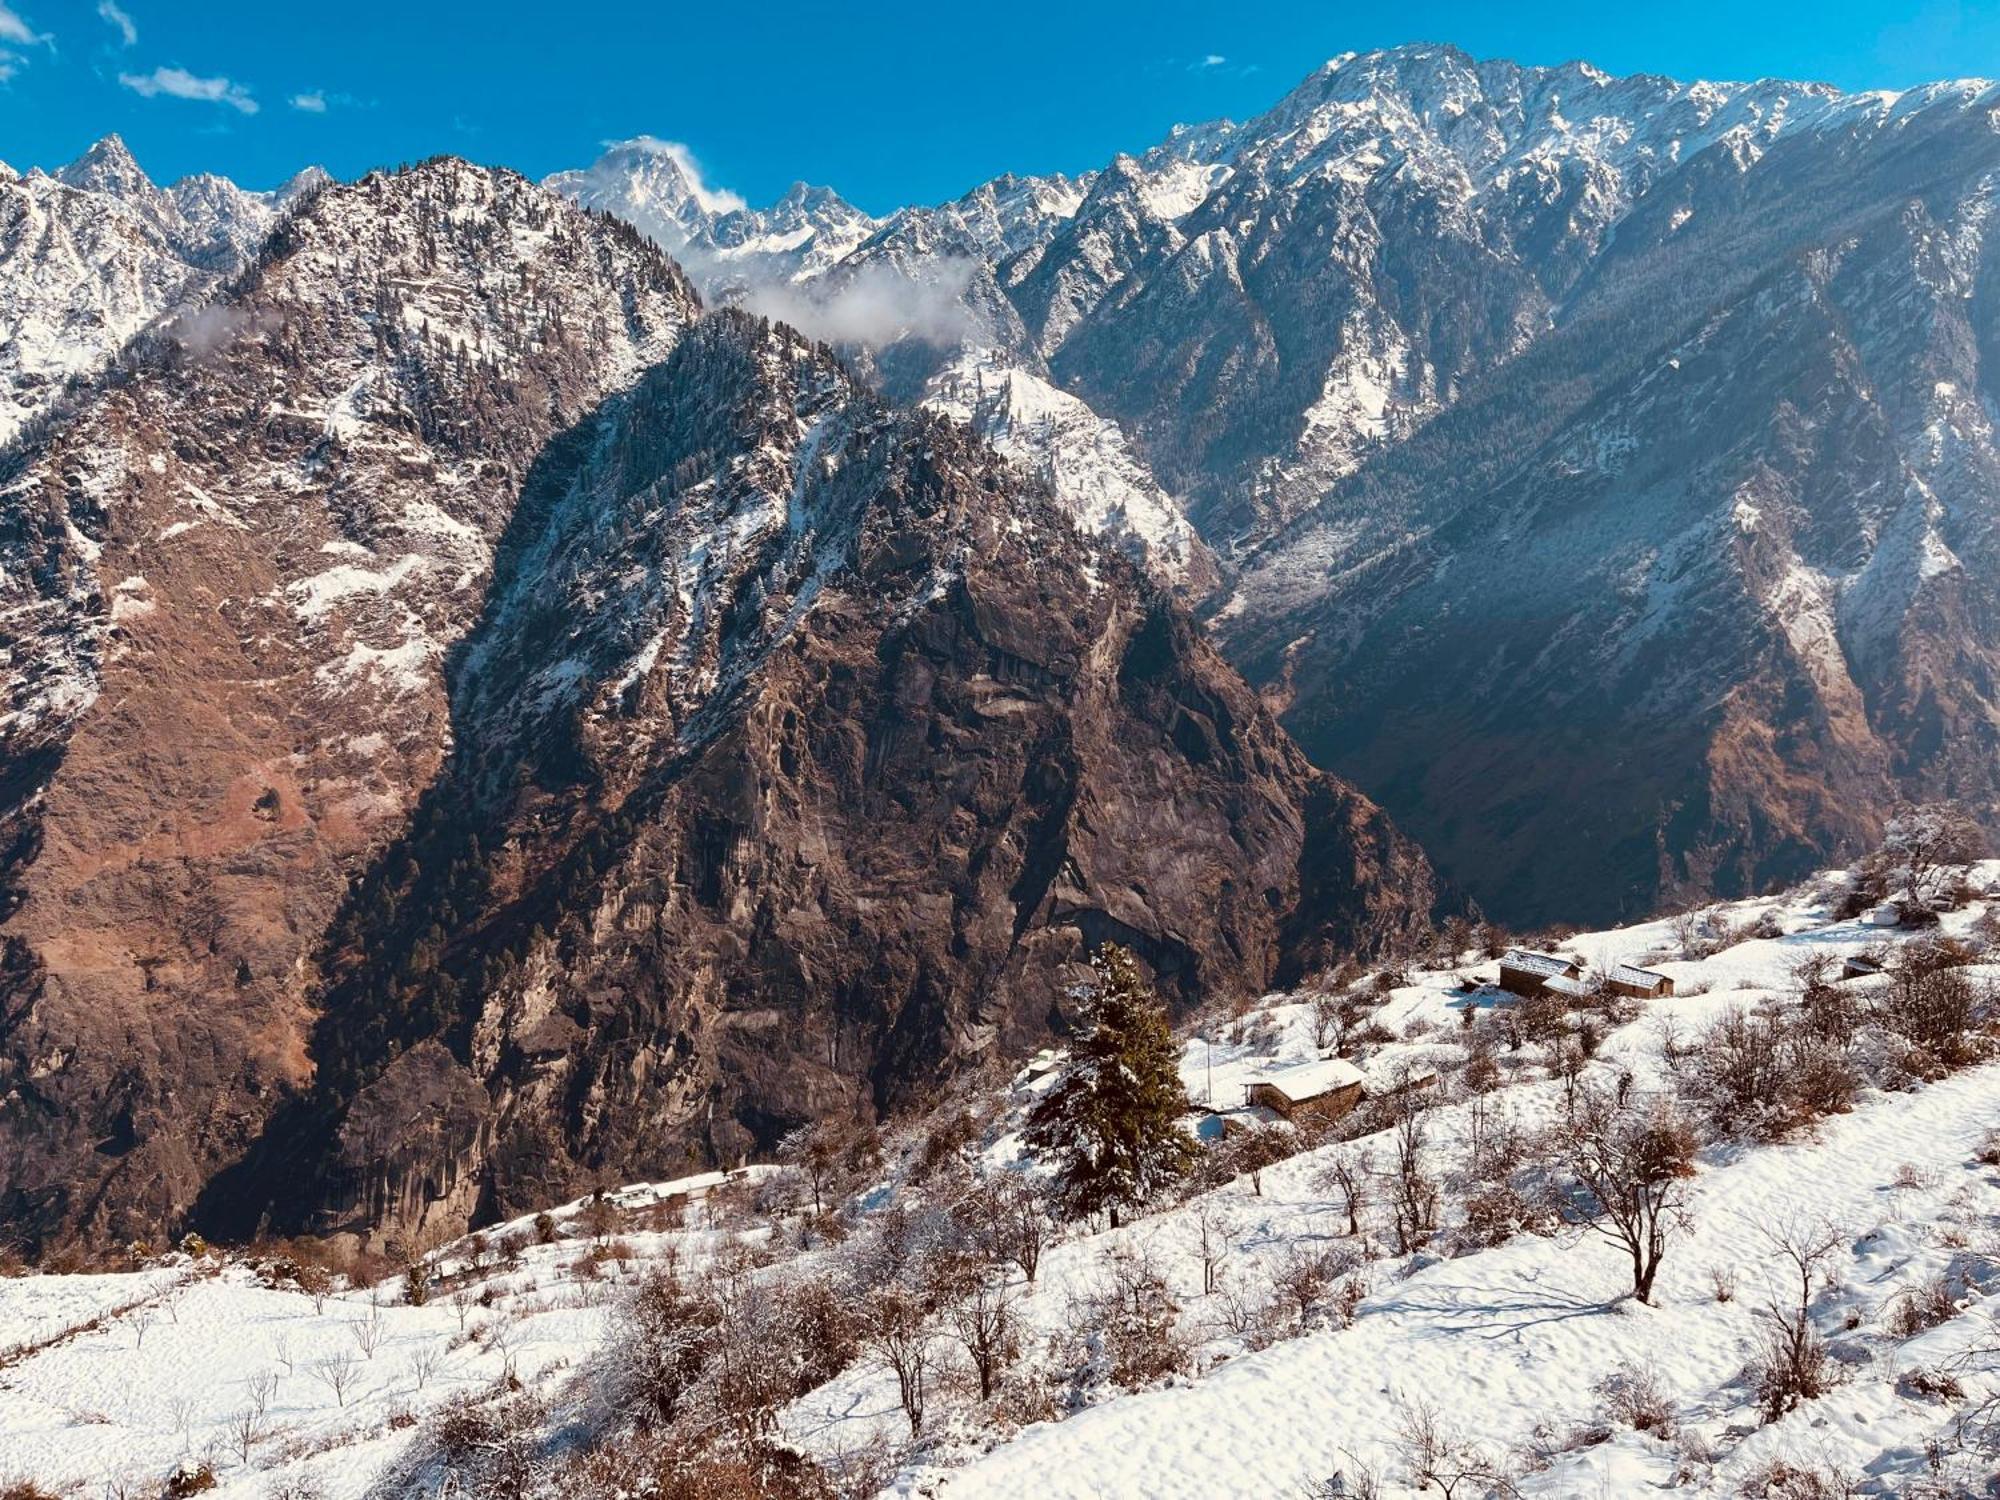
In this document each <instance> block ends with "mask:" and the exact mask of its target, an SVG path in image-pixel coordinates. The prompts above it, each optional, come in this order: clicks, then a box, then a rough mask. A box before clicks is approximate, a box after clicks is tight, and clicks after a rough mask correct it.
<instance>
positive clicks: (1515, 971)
mask: <svg viewBox="0 0 2000 1500" xmlns="http://www.w3.org/2000/svg"><path fill="white" fill-rule="evenodd" d="M1556 978H1562V979H1581V978H1583V967H1582V965H1580V964H1578V963H1577V962H1576V960H1575V959H1571V958H1563V957H1561V956H1560V955H1558V954H1554V953H1537V952H1535V950H1534V949H1532V948H1509V949H1508V950H1507V956H1506V957H1505V958H1503V959H1501V960H1500V988H1501V989H1503V990H1506V991H1507V992H1508V993H1509V994H1514V995H1521V996H1524V997H1525V996H1528V995H1539V994H1540V993H1541V992H1542V991H1543V989H1545V988H1546V987H1547V985H1548V982H1549V981H1550V980H1551V979H1556Z"/></svg>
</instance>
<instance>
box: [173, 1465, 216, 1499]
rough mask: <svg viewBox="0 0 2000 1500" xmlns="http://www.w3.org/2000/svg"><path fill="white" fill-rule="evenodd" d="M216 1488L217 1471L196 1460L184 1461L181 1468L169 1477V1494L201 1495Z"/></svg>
mask: <svg viewBox="0 0 2000 1500" xmlns="http://www.w3.org/2000/svg"><path fill="white" fill-rule="evenodd" d="M214 1488H215V1470H214V1469H213V1468H211V1467H210V1466H209V1465H208V1464H206V1463H202V1462H198V1461H196V1460H194V1459H187V1460H184V1461H183V1462H182V1463H181V1465H180V1467H178V1468H177V1469H175V1470H174V1472H173V1473H171V1474H169V1475H168V1476H167V1494H168V1495H169V1496H174V1497H178V1496H181V1495H199V1494H201V1493H202V1492H203V1491H204V1490H212V1489H214Z"/></svg>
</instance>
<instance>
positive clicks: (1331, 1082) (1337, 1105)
mask: <svg viewBox="0 0 2000 1500" xmlns="http://www.w3.org/2000/svg"><path fill="white" fill-rule="evenodd" d="M1361 1094H1362V1082H1361V1070H1360V1069H1359V1068H1357V1067H1355V1066H1354V1064H1353V1063H1351V1062H1349V1061H1347V1059H1346V1058H1344V1057H1324V1058H1321V1059H1319V1060H1318V1061H1316V1062H1305V1063H1297V1064H1294V1065H1293V1066H1291V1067H1288V1068H1276V1069H1273V1070H1272V1071H1270V1072H1268V1073H1265V1074H1264V1075H1263V1076H1262V1077H1259V1078H1253V1079H1251V1080H1250V1081H1249V1083H1247V1084H1246V1085H1245V1086H1244V1089H1243V1099H1244V1103H1246V1104H1248V1105H1251V1106H1254V1107H1261V1108H1264V1109H1268V1110H1270V1111H1271V1112H1272V1113H1273V1114H1275V1115H1279V1116H1281V1117H1282V1118H1284V1119H1287V1120H1290V1121H1292V1122H1293V1123H1294V1124H1299V1123H1303V1122H1306V1121H1312V1122H1314V1123H1316V1124H1321V1125H1325V1124H1331V1123H1332V1122H1333V1121H1335V1120H1338V1119H1340V1118H1341V1117H1342V1116H1343V1115H1346V1114H1348V1113H1350V1112H1351V1111H1352V1110H1353V1109H1354V1106H1355V1105H1357V1104H1359V1103H1360V1102H1361Z"/></svg>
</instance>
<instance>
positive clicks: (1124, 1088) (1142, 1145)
mask: <svg viewBox="0 0 2000 1500" xmlns="http://www.w3.org/2000/svg"><path fill="white" fill-rule="evenodd" d="M1091 967H1092V968H1094V969H1095V970H1096V971H1097V979H1096V983H1095V985H1094V986H1093V988H1092V991H1091V993H1090V994H1089V996H1088V997H1087V998H1086V1000H1085V1009H1084V1025H1085V1029H1084V1032H1083V1034H1082V1035H1081V1036H1080V1037H1078V1038H1077V1040H1076V1042H1075V1043H1074V1044H1072V1046H1071V1048H1070V1062H1069V1066H1068V1067H1067V1068H1066V1069H1065V1070H1064V1072H1063V1075H1062V1077H1061V1079H1060V1080H1059V1081H1058V1082H1057V1084H1056V1086H1055V1088H1054V1089H1053V1090H1052V1091H1051V1092H1050V1094H1049V1096H1048V1097H1047V1098H1046V1099H1044V1100H1043V1101H1042V1102H1041V1103H1040V1104H1039V1105H1037V1106H1036V1108H1035V1111H1034V1113H1033V1114H1032V1115H1031V1116H1030V1117H1029V1120H1028V1130H1027V1139H1028V1144H1029V1145H1030V1146H1032V1147H1034V1148H1035V1149H1036V1150H1037V1151H1040V1152H1044V1153H1046V1154H1048V1155H1049V1156H1050V1157H1052V1158H1053V1159H1054V1161H1055V1163H1056V1172H1057V1183H1058V1192H1059V1195H1060V1200H1061V1203H1062V1206H1063V1207H1064V1208H1065V1209H1066V1210H1067V1211H1068V1212H1069V1213H1071V1214H1072V1215H1075V1216H1077V1217H1084V1216H1088V1215H1092V1214H1098V1213H1108V1214H1109V1215H1110V1218H1111V1222H1112V1224H1113V1225H1114V1226H1115V1225H1116V1224H1117V1223H1118V1219H1119V1215H1120V1213H1121V1212H1123V1211H1124V1210H1126V1209H1129V1208H1135V1207H1138V1206H1139V1205H1141V1204H1144V1203H1146V1202H1148V1201H1150V1200H1151V1199H1152V1198H1153V1197H1155V1196H1156V1195H1157V1194H1158V1193H1159V1192H1160V1191H1161V1190H1162V1189H1163V1188H1164V1187H1166V1186H1167V1184H1169V1183H1171V1182H1174V1181H1176V1180H1177V1179H1179V1178H1180V1177H1181V1176H1183V1175H1184V1174H1185V1173H1186V1172H1187V1170H1188V1167H1189V1165H1190V1164H1191V1163H1192V1162H1193V1160H1194V1156H1195V1144H1194V1141H1193V1139H1192V1138H1191V1137H1190V1136H1189V1135H1188V1133H1187V1131H1186V1130H1185V1128H1183V1126H1182V1124H1181V1116H1182V1115H1183V1114H1184V1113H1185V1112H1186V1110H1187V1093H1186V1091H1185V1090H1184V1089H1183V1088H1182V1087H1181V1078H1180V1048H1179V1046H1178V1045H1177V1044H1176V1042H1175V1041H1174V1034H1173V1031H1172V1029H1171V1028H1170V1027H1169V1026H1168V1024H1167V1013H1166V1010H1165V1008H1164V1007H1163V1006H1162V1005H1161V1004H1160V1002H1159V1001H1158V1000H1157V999H1155V998H1154V996H1153V993H1152V990H1151V989H1150V988H1149V987H1148V986H1147V984H1146V981H1145V979H1144V978H1143V977H1142V976H1141V974H1140V972H1139V966H1138V964H1137V962H1136V961H1134V959H1133V957H1132V955H1131V954H1130V953H1127V952H1126V951H1125V950H1124V949H1123V948H1120V947H1117V946H1116V945H1114V944H1107V945H1106V946H1104V947H1103V948H1100V949H1099V950H1098V951H1097V952H1096V953H1095V954H1093V955H1092V956H1091Z"/></svg>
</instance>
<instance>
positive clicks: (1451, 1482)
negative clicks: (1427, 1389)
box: [1396, 1397, 1519, 1500]
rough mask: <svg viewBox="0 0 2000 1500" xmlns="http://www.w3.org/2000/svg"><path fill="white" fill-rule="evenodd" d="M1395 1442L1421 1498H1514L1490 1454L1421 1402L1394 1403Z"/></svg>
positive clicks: (1509, 1482) (1400, 1400)
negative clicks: (1430, 1495) (1491, 1496)
mask: <svg viewBox="0 0 2000 1500" xmlns="http://www.w3.org/2000/svg"><path fill="white" fill-rule="evenodd" d="M1396 1442H1397V1446H1398V1447H1399V1448H1400V1449H1401V1450H1402V1454H1403V1465H1404V1467H1405V1468H1406V1469H1408V1470H1409V1475H1410V1479H1411V1481H1412V1482H1413V1483H1414V1484H1415V1486H1416V1488H1417V1489H1418V1490H1419V1491H1420V1492H1422V1493H1425V1494H1428V1493H1429V1492H1430V1491H1432V1490H1436V1491H1437V1492H1438V1493H1439V1494H1441V1495H1443V1496H1444V1497H1445V1500H1456V1497H1458V1496H1460V1495H1468V1496H1470V1495H1482V1496H1484V1495H1503V1496H1505V1495H1515V1494H1518V1493H1519V1491H1518V1490H1516V1489H1515V1487H1514V1484H1513V1481H1512V1479H1511V1478H1510V1477H1509V1476H1508V1474H1507V1471H1506V1469H1505V1468H1504V1467H1503V1466H1502V1465H1501V1463H1500V1462H1499V1460H1497V1459H1495V1458H1494V1457H1493V1456H1492V1455H1490V1454H1488V1453H1487V1452H1486V1451H1485V1450H1484V1449H1482V1448H1480V1447H1479V1446H1478V1445H1477V1444H1476V1443H1474V1442H1472V1441H1471V1440H1470V1439H1469V1438H1468V1437H1466V1435H1465V1434H1464V1433H1462V1432H1460V1431H1458V1430H1457V1429H1456V1428H1454V1427H1452V1426H1451V1425H1450V1424H1449V1423H1448V1422H1447V1421H1446V1420H1445V1419H1444V1418H1443V1417H1442V1416H1440V1415H1439V1414H1438V1410H1437V1408H1436V1407H1435V1406H1432V1405H1431V1404H1430V1403H1429V1402H1428V1401H1425V1400H1424V1399H1422V1398H1421V1397H1416V1398H1403V1397H1398V1398H1397V1401H1396Z"/></svg>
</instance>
